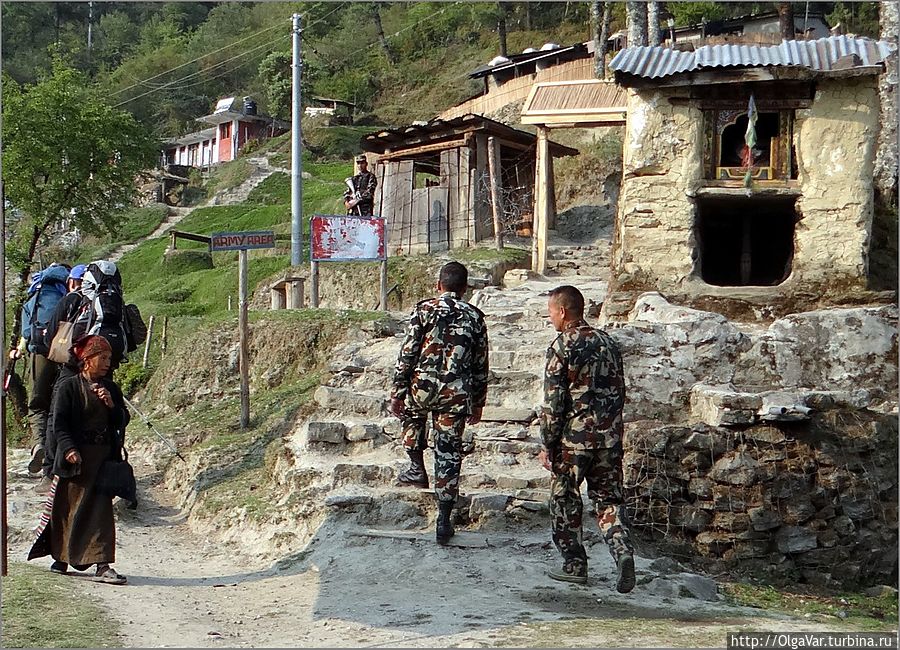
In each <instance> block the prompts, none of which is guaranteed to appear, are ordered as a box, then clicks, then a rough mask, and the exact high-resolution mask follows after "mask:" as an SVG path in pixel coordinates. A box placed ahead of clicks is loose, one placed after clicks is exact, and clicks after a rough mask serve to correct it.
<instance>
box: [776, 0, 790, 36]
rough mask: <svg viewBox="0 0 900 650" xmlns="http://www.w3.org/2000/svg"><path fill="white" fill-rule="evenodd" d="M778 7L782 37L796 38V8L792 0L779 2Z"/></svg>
mask: <svg viewBox="0 0 900 650" xmlns="http://www.w3.org/2000/svg"><path fill="white" fill-rule="evenodd" d="M775 4H776V6H777V7H778V27H779V30H780V31H781V38H782V40H785V41H792V40H794V8H793V7H791V3H790V2H777V3H775Z"/></svg>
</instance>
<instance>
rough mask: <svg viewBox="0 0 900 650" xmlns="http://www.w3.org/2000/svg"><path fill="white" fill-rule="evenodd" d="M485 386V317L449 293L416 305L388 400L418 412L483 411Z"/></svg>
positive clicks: (486, 342) (486, 362)
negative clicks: (396, 401) (405, 405)
mask: <svg viewBox="0 0 900 650" xmlns="http://www.w3.org/2000/svg"><path fill="white" fill-rule="evenodd" d="M487 382H488V340H487V326H486V325H485V323H484V314H482V313H481V311H480V310H479V309H478V308H476V307H473V306H472V305H470V304H469V303H467V302H463V301H462V300H459V299H458V298H457V297H456V296H455V295H454V294H452V293H449V292H448V293H444V294H443V295H441V296H439V297H437V298H431V299H429V300H423V301H422V302H420V303H419V304H418V305H416V308H415V309H414V310H413V313H412V316H411V317H410V319H409V327H408V328H407V331H406V339H405V340H404V341H403V347H402V348H400V356H399V358H398V359H397V367H396V371H395V373H394V385H393V389H392V391H391V397H392V398H394V399H402V400H404V401H405V403H406V404H407V406H410V407H412V408H415V409H418V410H428V411H439V412H444V413H471V412H472V410H473V409H475V408H479V407H482V406H484V401H485V398H486V397H487Z"/></svg>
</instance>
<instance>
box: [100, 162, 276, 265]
mask: <svg viewBox="0 0 900 650" xmlns="http://www.w3.org/2000/svg"><path fill="white" fill-rule="evenodd" d="M247 162H248V163H249V164H250V165H251V166H252V169H253V171H252V172H251V173H250V176H249V177H248V178H247V180H245V181H244V182H243V183H241V184H240V185H238V186H237V187H233V188H231V189H228V190H225V191H224V192H220V193H217V194H216V195H215V196H213V197H211V198H210V199H209V200H208V201H206V202H205V203H203V204H202V205H197V206H192V207H176V206H170V207H169V214H168V216H167V217H166V219H165V220H164V221H163V222H162V223H161V224H159V226H158V227H157V228H156V230H154V231H153V232H152V233H150V234H149V235H147V236H146V237H142V238H141V239H139V240H137V241H135V242H131V243H129V244H123V245H122V246H120V247H119V248H117V249H115V250H114V251H113V252H112V253H110V255H109V257H108V259H109V260H111V261H113V262H118V261H119V260H120V259H122V257H123V256H124V255H125V254H126V253H129V252H131V251H133V250H134V249H135V248H137V247H138V246H140V245H141V244H142V243H143V242H145V241H147V240H149V239H156V238H157V237H162V236H163V235H165V234H166V233H167V232H168V231H169V230H171V229H172V228H174V227H175V226H177V225H178V224H179V223H180V222H181V221H183V220H184V218H185V217H187V216H188V215H189V214H191V212H193V211H194V210H196V209H197V208H200V207H207V206H212V205H236V204H238V203H244V202H245V201H246V200H247V197H248V196H250V192H252V191H253V190H254V189H255V188H256V187H258V186H259V185H260V183H262V182H263V181H264V180H266V179H267V178H268V177H269V176H271V175H272V174H275V173H283V174H290V173H291V170H290V169H285V168H283V167H273V166H271V165H270V164H269V159H268V158H266V157H257V158H248V159H247Z"/></svg>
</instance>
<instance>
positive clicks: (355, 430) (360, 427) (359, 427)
mask: <svg viewBox="0 0 900 650" xmlns="http://www.w3.org/2000/svg"><path fill="white" fill-rule="evenodd" d="M381 431H382V429H381V427H379V426H378V425H377V424H354V425H353V426H351V427H350V428H349V429H348V430H347V440H349V441H350V442H360V441H362V440H374V439H375V438H377V437H378V434H380V433H381Z"/></svg>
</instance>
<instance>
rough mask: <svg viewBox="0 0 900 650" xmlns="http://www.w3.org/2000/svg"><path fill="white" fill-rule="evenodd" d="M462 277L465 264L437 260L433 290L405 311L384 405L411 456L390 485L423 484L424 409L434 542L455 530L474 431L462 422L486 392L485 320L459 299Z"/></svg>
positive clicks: (475, 416)
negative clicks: (430, 449) (430, 435)
mask: <svg viewBox="0 0 900 650" xmlns="http://www.w3.org/2000/svg"><path fill="white" fill-rule="evenodd" d="M467 285H468V271H467V270H466V267H465V266H463V265H462V264H460V263H459V262H449V263H447V264H445V265H444V266H443V267H442V268H441V271H440V275H439V280H438V283H437V290H438V292H439V293H440V295H439V296H438V297H436V298H431V299H428V300H423V301H422V302H420V303H419V304H417V305H416V307H415V309H413V312H412V315H411V316H410V319H409V326H408V328H407V331H406V338H405V339H404V341H403V345H402V347H401V348H400V354H399V357H398V359H397V366H396V370H395V373H394V380H393V387H392V390H391V402H390V411H391V413H393V414H394V415H396V416H397V417H398V418H400V422H401V425H402V429H403V446H404V447H405V449H406V453H407V455H408V456H409V459H410V462H411V463H412V464H411V466H410V467H409V468H408V469H407V470H406V471H404V472H403V473H401V474H400V476H399V477H398V479H397V482H398V485H401V486H413V487H422V488H427V487H428V474H427V472H426V471H425V460H424V458H423V452H424V450H425V448H426V447H427V440H426V433H427V428H428V417H429V415H430V416H431V424H432V427H433V429H434V492H435V496H436V497H437V500H438V519H437V526H436V530H435V536H436V538H437V542H438V543H439V544H444V543H446V542H447V541H448V540H449V539H450V538H451V537H453V535H454V533H455V531H454V529H453V524H452V522H451V514H452V512H453V506H454V504H455V503H456V498H457V496H458V495H459V474H460V470H461V468H462V459H463V456H466V455H468V454H470V453H472V451H474V439H473V437H472V435H471V433H468V434H467V432H466V430H465V428H466V424H467V423H468V424H476V423H478V422H479V421H480V420H481V412H482V409H483V408H484V403H485V399H486V397H487V382H488V370H489V369H488V339H487V326H486V325H485V322H484V314H482V313H481V311H480V310H479V309H478V308H476V307H474V306H473V305H470V304H469V303H467V302H464V301H463V300H462V295H463V294H464V293H465V291H466V287H467Z"/></svg>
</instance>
